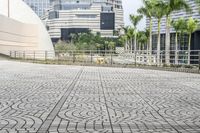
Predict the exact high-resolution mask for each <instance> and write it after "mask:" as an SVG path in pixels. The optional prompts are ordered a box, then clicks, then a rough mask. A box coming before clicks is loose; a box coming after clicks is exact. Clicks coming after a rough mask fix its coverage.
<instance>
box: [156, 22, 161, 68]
mask: <svg viewBox="0 0 200 133" xmlns="http://www.w3.org/2000/svg"><path fill="white" fill-rule="evenodd" d="M160 21H161V19H158V38H157V65H160Z"/></svg>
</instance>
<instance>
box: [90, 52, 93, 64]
mask: <svg viewBox="0 0 200 133" xmlns="http://www.w3.org/2000/svg"><path fill="white" fill-rule="evenodd" d="M92 60H93V59H92V51H91V50H90V62H91V64H92V63H93V61H92Z"/></svg>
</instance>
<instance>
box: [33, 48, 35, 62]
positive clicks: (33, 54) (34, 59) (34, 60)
mask: <svg viewBox="0 0 200 133" xmlns="http://www.w3.org/2000/svg"><path fill="white" fill-rule="evenodd" d="M33 62H35V51H34V52H33Z"/></svg>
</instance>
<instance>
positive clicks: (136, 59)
mask: <svg viewBox="0 0 200 133" xmlns="http://www.w3.org/2000/svg"><path fill="white" fill-rule="evenodd" d="M136 66H137V53H136V51H135V67H136Z"/></svg>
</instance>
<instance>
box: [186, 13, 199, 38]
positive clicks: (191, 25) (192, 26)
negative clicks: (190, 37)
mask: <svg viewBox="0 0 200 133" xmlns="http://www.w3.org/2000/svg"><path fill="white" fill-rule="evenodd" d="M197 28H198V20H196V19H193V18H192V17H190V18H189V19H188V21H187V28H186V32H187V33H188V34H192V33H193V32H195V30H197Z"/></svg>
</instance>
